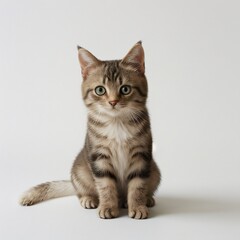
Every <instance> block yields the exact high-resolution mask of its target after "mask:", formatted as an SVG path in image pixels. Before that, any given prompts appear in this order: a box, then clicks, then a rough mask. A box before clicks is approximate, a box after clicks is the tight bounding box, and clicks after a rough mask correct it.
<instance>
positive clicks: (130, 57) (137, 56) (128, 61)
mask: <svg viewBox="0 0 240 240" xmlns="http://www.w3.org/2000/svg"><path fill="white" fill-rule="evenodd" d="M121 64H122V65H123V66H124V67H126V68H127V69H129V70H133V71H138V72H140V73H142V74H144V72H145V63H144V50H143V47H142V42H141V41H139V42H137V43H136V44H135V45H134V46H133V47H132V48H131V50H130V51H129V52H128V54H127V55H126V56H125V57H124V58H123V59H122V61H121Z"/></svg>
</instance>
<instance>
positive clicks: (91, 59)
mask: <svg viewBox="0 0 240 240" xmlns="http://www.w3.org/2000/svg"><path fill="white" fill-rule="evenodd" d="M77 48H78V59H79V63H80V66H81V69H82V77H83V80H85V79H86V77H87V76H88V74H90V73H91V71H92V70H93V69H95V68H96V67H97V66H98V65H100V64H101V61H100V60H98V59H97V58H96V57H95V56H93V54H92V53H90V52H89V51H88V50H86V49H84V48H82V47H79V46H77Z"/></svg>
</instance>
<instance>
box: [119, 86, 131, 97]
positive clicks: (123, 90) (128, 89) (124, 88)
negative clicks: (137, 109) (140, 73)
mask: <svg viewBox="0 0 240 240" xmlns="http://www.w3.org/2000/svg"><path fill="white" fill-rule="evenodd" d="M131 90H132V88H131V87H130V86H128V85H124V86H122V87H121V88H120V92H121V94H123V95H128V94H129V93H130V92H131Z"/></svg>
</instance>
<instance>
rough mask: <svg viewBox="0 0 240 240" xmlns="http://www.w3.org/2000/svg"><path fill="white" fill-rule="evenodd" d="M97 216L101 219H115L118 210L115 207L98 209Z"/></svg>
mask: <svg viewBox="0 0 240 240" xmlns="http://www.w3.org/2000/svg"><path fill="white" fill-rule="evenodd" d="M98 214H99V217H100V218H103V219H110V218H116V217H118V216H119V209H118V208H117V207H106V206H104V207H99V212H98Z"/></svg>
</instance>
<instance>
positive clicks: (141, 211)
mask: <svg viewBox="0 0 240 240" xmlns="http://www.w3.org/2000/svg"><path fill="white" fill-rule="evenodd" d="M148 214H149V211H148V208H147V207H146V206H145V205H140V206H136V207H132V208H129V211H128V215H129V217H131V218H134V219H145V218H147V217H148Z"/></svg>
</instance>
